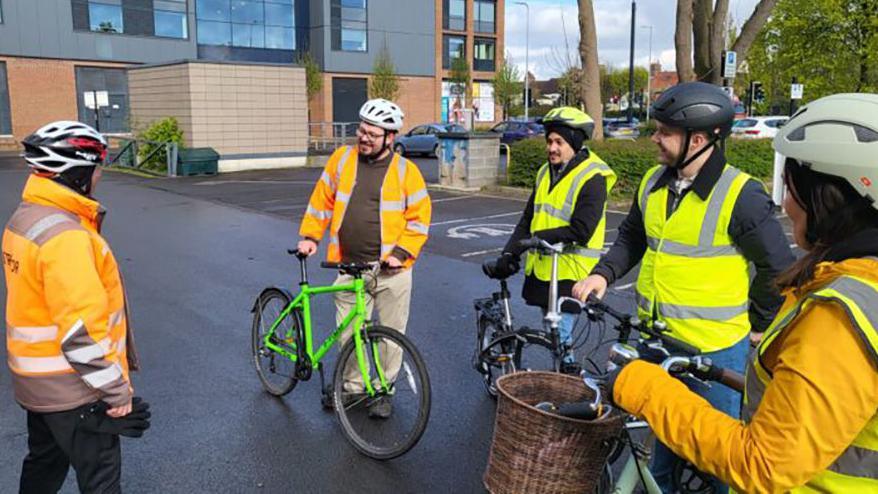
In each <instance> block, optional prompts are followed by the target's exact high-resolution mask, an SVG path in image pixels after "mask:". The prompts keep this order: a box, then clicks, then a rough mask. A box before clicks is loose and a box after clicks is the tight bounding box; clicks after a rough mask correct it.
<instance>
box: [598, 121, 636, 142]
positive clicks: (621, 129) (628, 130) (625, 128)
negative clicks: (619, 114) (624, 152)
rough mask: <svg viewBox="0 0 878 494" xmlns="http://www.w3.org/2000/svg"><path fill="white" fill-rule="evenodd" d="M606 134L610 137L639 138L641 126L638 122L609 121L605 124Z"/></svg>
mask: <svg viewBox="0 0 878 494" xmlns="http://www.w3.org/2000/svg"><path fill="white" fill-rule="evenodd" d="M604 135H605V136H606V137H608V138H610V139H637V138H638V137H640V128H639V127H638V126H637V122H631V123H628V122H625V121H621V122H609V123H608V124H606V125H605V126H604Z"/></svg>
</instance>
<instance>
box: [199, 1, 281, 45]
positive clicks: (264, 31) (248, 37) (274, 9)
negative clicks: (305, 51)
mask: <svg viewBox="0 0 878 494" xmlns="http://www.w3.org/2000/svg"><path fill="white" fill-rule="evenodd" d="M293 8H294V2H293V0H255V1H248V0H197V2H196V7H195V16H196V20H197V27H198V33H197V34H198V36H197V37H198V44H201V45H220V46H235V47H240V48H271V49H278V50H295V49H296V39H295V35H294V33H295V25H296V24H295V15H294V13H293Z"/></svg>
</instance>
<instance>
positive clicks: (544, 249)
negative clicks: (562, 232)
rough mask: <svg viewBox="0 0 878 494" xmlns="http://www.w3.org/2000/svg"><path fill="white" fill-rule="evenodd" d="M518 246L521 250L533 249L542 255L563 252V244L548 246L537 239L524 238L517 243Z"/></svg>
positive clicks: (547, 243) (548, 244)
mask: <svg viewBox="0 0 878 494" xmlns="http://www.w3.org/2000/svg"><path fill="white" fill-rule="evenodd" d="M518 246H519V247H520V248H522V249H525V250H528V249H534V250H538V251H540V252H541V253H544V254H550V255H551V254H561V253H563V252H564V243H563V242H559V243H557V244H550V243H549V242H546V241H545V240H543V239H541V238H539V237H531V238H526V239H524V240H520V241H519V242H518Z"/></svg>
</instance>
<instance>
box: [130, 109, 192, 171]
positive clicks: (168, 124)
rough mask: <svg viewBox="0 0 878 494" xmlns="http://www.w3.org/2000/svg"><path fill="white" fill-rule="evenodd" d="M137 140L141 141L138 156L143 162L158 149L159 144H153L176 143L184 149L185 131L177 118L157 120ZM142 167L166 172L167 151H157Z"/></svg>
mask: <svg viewBox="0 0 878 494" xmlns="http://www.w3.org/2000/svg"><path fill="white" fill-rule="evenodd" d="M137 140H138V141H140V142H139V143H138V149H137V156H138V158H139V159H141V160H142V159H144V158H146V157H147V156H149V154H150V153H152V151H153V149H155V148H156V147H158V144H152V143H163V142H176V143H177V146H178V147H179V148H180V149H182V148H183V130H182V129H180V125H179V123H178V122H177V119H176V118H174V117H167V118H163V119H161V120H156V121H155V122H153V123H152V124H151V125H150V126H149V127H147V128H146V129H145V130H143V131H141V132H139V133H138V134H137ZM146 141H149V142H146ZM141 166H143V167H145V168H148V169H150V170H156V171H161V172H166V171H167V168H168V166H167V156H166V152H165V150H160V151H157V152H156V153H155V154H154V155H152V156H151V157H150V158H149V160H148V161H146V162H144V163H142V165H141Z"/></svg>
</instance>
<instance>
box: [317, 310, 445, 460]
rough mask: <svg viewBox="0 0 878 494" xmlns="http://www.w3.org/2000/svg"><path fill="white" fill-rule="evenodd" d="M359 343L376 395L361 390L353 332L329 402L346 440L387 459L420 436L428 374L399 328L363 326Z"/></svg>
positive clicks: (425, 411)
mask: <svg viewBox="0 0 878 494" xmlns="http://www.w3.org/2000/svg"><path fill="white" fill-rule="evenodd" d="M363 343H364V345H363V353H364V357H365V362H366V365H367V366H368V368H369V371H368V375H369V376H370V381H371V383H372V386H373V387H374V389H375V391H376V394H375V396H372V397H370V396H368V395H367V394H365V390H364V387H363V383H362V374H361V373H360V370H359V366H358V363H357V356H356V345H355V343H354V338H353V337H351V339H350V340H349V341H348V342H347V343H345V345H344V347H342V349H341V353H340V354H339V358H338V362H337V363H336V367H335V375H334V377H333V402H334V404H335V411H336V414H337V415H338V420H339V423H340V424H341V428H342V431H343V432H344V435H345V437H347V439H348V441H350V442H351V444H353V446H354V447H355V448H356V449H357V450H358V451H360V452H361V453H363V454H364V455H366V456H369V457H371V458H374V459H376V460H389V459H392V458H396V457H397V456H400V455H402V454H404V453H406V452H407V451H409V450H410V449H411V448H412V447H414V445H415V444H417V442H418V440H420V438H421V435H423V433H424V430H425V429H426V427H427V421H428V420H429V417H430V401H431V396H430V378H429V376H428V374H427V367H426V365H425V364H424V359H423V358H422V357H421V354H420V353H419V352H418V350H417V348H415V346H414V345H413V344H412V343H411V342H410V341H409V340H408V338H406V337H405V336H404V335H402V334H401V333H399V332H398V331H396V330H394V329H391V328H386V327H381V326H373V327H370V328H365V329H364V330H363ZM382 375H383V379H382V378H381V376H382ZM382 381H383V382H384V383H385V384H386V386H383V385H382Z"/></svg>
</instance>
